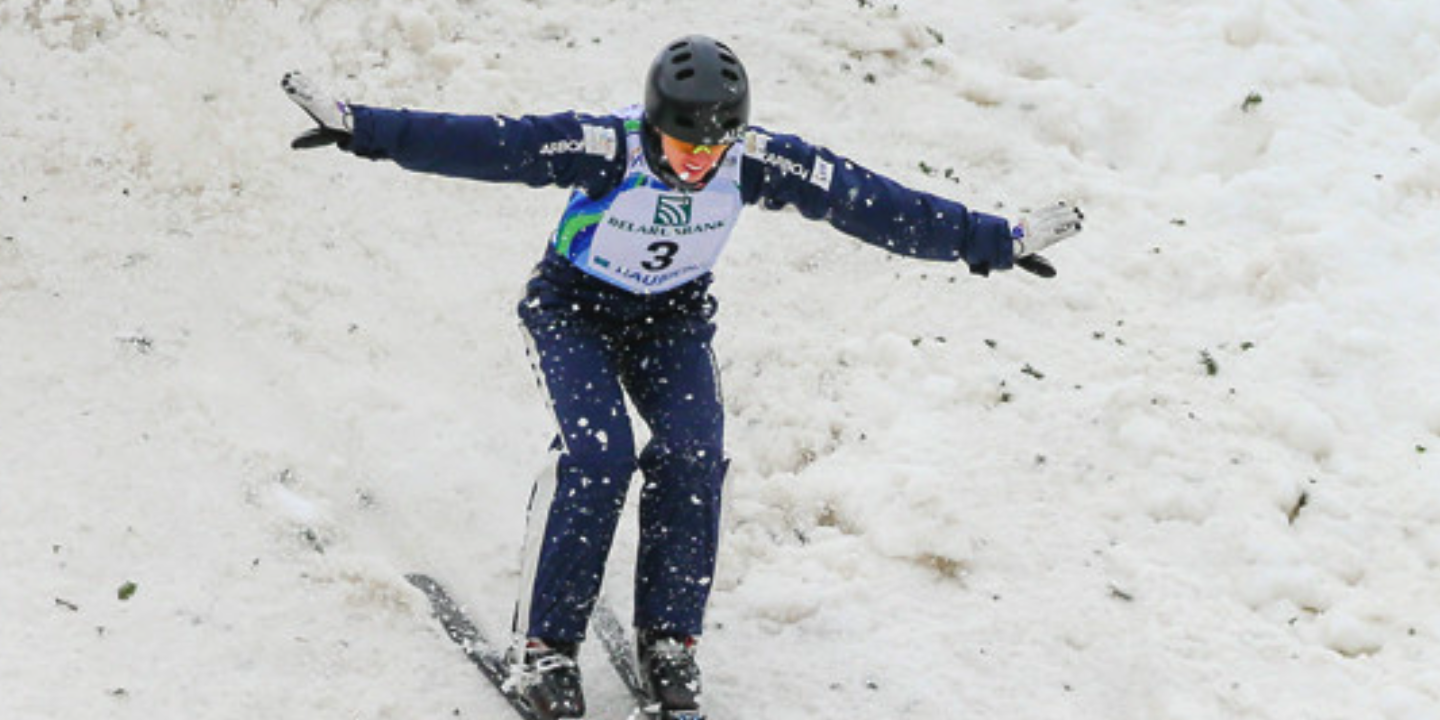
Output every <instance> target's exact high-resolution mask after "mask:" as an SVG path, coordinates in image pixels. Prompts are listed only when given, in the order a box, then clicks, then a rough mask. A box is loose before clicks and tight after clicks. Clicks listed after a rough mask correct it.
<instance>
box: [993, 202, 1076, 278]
mask: <svg viewBox="0 0 1440 720" xmlns="http://www.w3.org/2000/svg"><path fill="white" fill-rule="evenodd" d="M1084 219H1085V214H1084V213H1082V212H1080V208H1077V207H1071V206H1069V205H1066V204H1065V203H1064V202H1059V203H1056V204H1054V205H1051V206H1049V207H1045V208H1041V209H1039V210H1037V211H1035V212H1034V213H1032V214H1030V215H1027V216H1026V217H1023V218H1021V219H1020V221H1019V222H1017V223H1015V227H1014V228H1012V229H1011V231H1010V237H1011V239H1013V240H1014V241H1015V264H1016V265H1018V266H1020V267H1021V268H1023V269H1025V270H1028V271H1030V272H1032V273H1035V274H1036V275H1039V276H1040V277H1046V278H1049V277H1055V266H1054V265H1051V264H1050V261H1049V260H1046V259H1045V258H1043V257H1041V256H1040V255H1039V254H1038V253H1039V252H1040V251H1041V250H1044V249H1045V248H1048V247H1050V246H1051V245H1054V244H1055V243H1058V242H1060V241H1061V240H1064V239H1065V238H1068V237H1070V236H1071V235H1074V234H1075V233H1078V232H1080V230H1081V226H1080V221H1081V220H1084Z"/></svg>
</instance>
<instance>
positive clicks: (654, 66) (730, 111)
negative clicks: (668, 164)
mask: <svg viewBox="0 0 1440 720" xmlns="http://www.w3.org/2000/svg"><path fill="white" fill-rule="evenodd" d="M645 121H646V123H648V124H649V125H650V126H651V127H652V128H654V129H656V130H659V131H660V132H663V133H665V134H666V135H669V136H670V137H673V138H675V139H677V140H683V141H685V142H689V143H697V144H702V145H719V144H726V143H733V142H735V141H737V140H739V139H740V136H741V134H742V133H744V132H745V128H746V126H747V125H748V124H749V122H750V81H749V80H747V79H746V77H745V66H744V65H741V64H740V60H739V59H738V58H736V57H735V53H734V52H732V51H731V50H730V48H728V47H726V46H725V44H724V43H721V42H719V41H717V40H715V39H714V38H708V37H705V36H704V35H691V36H690V37H686V38H681V39H679V40H676V41H675V42H673V43H670V45H669V46H667V47H666V48H665V49H664V50H662V51H660V54H659V55H657V56H656V57H655V62H653V63H651V64H650V77H649V78H648V79H647V81H646V84H645Z"/></svg>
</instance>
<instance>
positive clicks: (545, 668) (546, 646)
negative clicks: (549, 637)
mask: <svg viewBox="0 0 1440 720" xmlns="http://www.w3.org/2000/svg"><path fill="white" fill-rule="evenodd" d="M579 652H580V646H579V645H577V644H574V643H547V642H545V641H543V640H535V639H531V640H527V641H525V643H524V644H523V645H520V644H517V645H516V646H515V647H513V648H511V649H510V658H509V660H510V679H509V680H508V681H506V683H505V684H506V686H507V687H506V690H507V691H512V692H514V693H515V694H517V695H519V696H520V697H522V698H525V701H526V702H527V703H529V704H530V707H532V708H534V710H535V712H536V714H538V715H539V716H540V717H542V718H544V719H545V720H567V719H569V718H583V717H585V691H584V689H583V688H582V687H581V684H580V664H579V663H577V662H576V661H575V659H576V657H577V656H578V655H579Z"/></svg>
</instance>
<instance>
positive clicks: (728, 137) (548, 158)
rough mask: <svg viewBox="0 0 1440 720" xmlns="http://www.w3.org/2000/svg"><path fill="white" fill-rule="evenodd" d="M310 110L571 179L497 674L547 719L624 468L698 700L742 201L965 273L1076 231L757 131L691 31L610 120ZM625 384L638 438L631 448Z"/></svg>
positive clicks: (576, 639) (549, 285)
mask: <svg viewBox="0 0 1440 720" xmlns="http://www.w3.org/2000/svg"><path fill="white" fill-rule="evenodd" d="M282 86H283V87H284V89H285V91H286V93H287V94H288V95H289V96H290V98H291V99H292V100H294V101H295V102H296V103H297V104H298V105H299V106H300V107H301V108H302V109H304V110H305V111H306V112H307V113H308V114H309V115H310V116H311V117H312V118H313V119H314V120H315V122H316V123H317V124H318V127H317V128H315V129H313V130H311V131H309V132H307V133H305V134H303V135H301V136H300V137H298V138H296V140H295V141H294V143H293V146H294V147H297V148H306V147H315V146H322V145H327V144H332V143H333V144H337V145H339V147H341V148H342V149H344V150H347V151H349V152H351V153H353V154H355V155H358V156H360V157H364V158H371V159H377V160H378V159H388V160H391V161H394V162H395V163H397V164H399V165H400V166H401V167H404V168H406V169H409V170H413V171H419V172H427V173H436V174H440V175H448V176H455V177H464V178H472V179H476V180H487V181H495V182H522V183H525V184H528V185H531V186H536V187H539V186H545V185H557V186H560V187H566V188H574V190H573V191H572V193H571V195H570V200H569V205H568V206H567V208H566V209H565V212H564V213H563V214H562V215H561V217H560V219H559V222H558V223H557V224H556V226H555V228H554V230H553V232H552V233H551V235H550V238H549V243H548V245H547V247H546V249H545V254H544V257H543V259H542V260H541V261H540V262H539V264H538V266H537V267H536V269H535V272H534V274H533V275H532V277H531V278H530V280H529V282H528V284H527V285H526V289H525V290H526V291H525V296H524V299H523V300H522V302H521V303H520V306H519V315H520V318H521V320H522V323H523V325H524V327H525V329H526V330H527V331H528V334H529V338H530V340H531V347H530V354H531V359H532V362H533V363H534V365H535V367H536V370H537V373H538V377H539V378H540V381H541V384H542V386H543V387H544V389H545V391H546V392H547V393H548V395H549V400H550V404H551V407H552V409H553V411H554V414H555V418H556V420H557V422H558V426H559V432H558V435H557V436H556V438H555V440H554V441H553V443H552V450H554V451H555V453H554V464H553V467H550V468H548V469H547V471H546V472H544V473H542V474H541V476H540V478H539V479H538V480H537V481H536V484H535V487H534V489H533V491H532V496H531V501H530V508H529V512H530V515H529V520H528V523H529V524H528V532H527V539H526V543H525V564H524V571H523V580H522V587H521V591H520V594H519V599H518V601H517V603H516V611H515V616H514V620H513V630H514V633H515V637H516V640H517V641H516V644H515V646H514V647H513V648H512V650H511V652H510V662H511V663H512V668H511V672H512V678H513V679H512V682H513V685H514V687H515V689H517V690H518V691H519V692H520V693H521V694H522V695H523V696H524V697H526V698H527V699H528V700H529V702H530V704H531V705H532V706H533V707H535V708H536V709H537V710H539V712H540V713H541V715H542V716H544V717H553V718H559V717H565V718H572V717H580V716H582V715H583V714H584V711H585V701H584V694H583V691H582V689H581V684H580V670H579V667H578V665H577V664H576V662H575V658H576V654H577V651H578V648H579V644H580V643H581V642H582V641H583V640H584V639H585V630H586V625H587V622H588V618H589V616H590V613H591V610H592V608H593V607H594V604H595V601H596V597H597V595H598V593H599V591H600V584H601V578H602V577H603V575H604V567H605V561H606V556H607V554H608V553H609V550H610V545H611V540H612V538H613V533H614V530H615V526H616V523H617V520H618V518H619V515H620V513H621V509H622V506H623V504H624V502H625V496H626V491H627V489H628V487H629V482H630V478H631V476H632V474H633V473H634V472H635V471H636V470H637V469H638V470H640V471H641V473H642V475H643V477H644V485H643V488H642V491H641V493H640V529H641V532H640V541H639V543H640V545H639V556H638V560H637V568H636V574H635V608H634V623H635V627H636V638H637V656H638V659H639V661H640V669H641V674H642V677H643V679H644V681H645V683H646V684H647V686H648V688H649V690H650V692H651V695H652V700H653V701H654V702H655V703H657V704H658V706H659V709H660V711H661V714H662V715H663V716H666V717H669V716H672V715H674V716H679V715H681V714H683V713H685V712H686V711H691V712H693V711H695V710H696V708H697V707H698V695H699V689H700V672H699V668H698V666H697V665H696V662H695V644H696V639H697V638H698V637H699V636H700V634H701V629H702V628H701V626H702V617H703V615H704V610H705V605H706V602H707V600H708V597H709V592H710V588H711V585H712V578H713V572H714V567H715V556H716V549H717V542H718V535H719V527H720V522H719V513H720V501H721V485H722V482H723V480H724V477H725V472H726V467H727V464H728V461H727V459H726V456H725V448H724V420H723V409H722V404H721V397H720V387H719V381H718V378H717V374H716V364H715V359H714V356H713V353H712V348H711V339H712V337H713V336H714V334H715V325H714V323H713V316H714V314H715V311H716V303H715V300H714V299H713V298H712V297H711V296H710V294H709V292H708V290H709V286H710V282H711V270H712V268H713V267H714V266H715V264H716V261H717V259H718V258H719V255H720V252H721V250H722V249H723V248H724V246H725V243H726V240H727V239H728V238H729V236H730V234H731V231H732V230H733V229H734V227H735V223H736V219H737V218H738V216H739V214H740V211H741V209H742V207H743V206H744V205H753V204H762V205H763V206H764V207H766V208H769V209H781V208H784V207H787V206H793V207H795V208H797V209H798V210H799V211H800V213H801V214H802V215H804V216H805V217H807V218H810V219H814V220H820V219H823V220H826V221H828V222H829V223H830V224H831V225H833V226H834V227H836V228H838V229H839V230H841V231H842V232H845V233H847V234H850V235H853V236H855V237H857V238H859V239H860V240H862V241H864V242H867V243H870V244H873V245H877V246H879V247H882V248H884V249H886V250H889V251H891V252H894V253H898V254H900V255H906V256H911V257H917V258H924V259H929V260H941V261H960V262H964V263H965V264H966V265H968V267H969V269H970V270H971V271H972V272H974V273H976V274H980V275H985V274H988V273H989V272H990V271H992V270H1006V269H1009V268H1011V267H1012V265H1019V266H1021V267H1023V268H1025V269H1027V270H1030V271H1032V272H1035V273H1037V274H1040V275H1043V276H1047V277H1048V276H1050V275H1053V272H1054V271H1053V269H1052V268H1051V267H1050V265H1049V264H1048V263H1047V262H1045V260H1044V259H1043V258H1041V257H1040V256H1039V255H1037V253H1039V252H1040V251H1042V250H1044V249H1045V248H1047V247H1049V246H1050V245H1052V244H1054V243H1056V242H1058V241H1060V240H1062V239H1064V238H1066V237H1068V236H1070V235H1073V234H1075V233H1076V232H1079V231H1080V221H1081V219H1082V216H1081V214H1080V212H1079V211H1078V210H1077V209H1076V208H1073V207H1068V206H1066V205H1064V204H1063V203H1061V204H1057V205H1055V206H1052V207H1049V208H1046V209H1044V210H1042V211H1039V212H1037V213H1035V214H1033V215H1032V216H1030V217H1028V218H1024V219H1021V220H1019V221H1018V222H1017V223H1016V224H1015V225H1014V226H1013V227H1012V226H1011V225H1010V224H1009V223H1008V222H1007V221H1006V220H1005V219H1004V218H1001V217H996V216H992V215H987V214H983V213H978V212H973V211H970V210H968V209H966V208H965V207H964V206H963V205H961V204H959V203H957V202H953V201H950V200H947V199H943V198H940V197H937V196H934V195H930V194H926V193H923V192H918V191H915V190H911V189H908V188H905V187H903V186H901V185H900V184H898V183H896V182H894V181H892V180H890V179H888V178H885V177H883V176H881V175H879V174H876V173H874V172H871V171H870V170H867V169H865V168H863V167H861V166H859V165H857V164H856V163H854V162H852V161H850V160H847V159H845V158H843V157H841V156H839V155H836V154H835V153H832V152H831V151H829V150H827V149H825V148H822V147H817V146H814V145H811V144H809V143H807V142H805V141H804V140H802V139H800V138H799V137H796V136H794V135H786V134H780V133H775V132H771V131H768V130H765V129H763V128H761V127H758V126H754V125H751V124H750V92H749V82H748V80H747V77H746V73H745V68H744V67H743V66H742V65H741V63H740V60H739V59H738V58H737V57H736V55H735V53H734V52H733V51H731V49H730V48H729V47H727V46H726V45H724V44H723V43H720V42H717V41H716V40H714V39H712V38H708V37H704V36H698V35H697V36H690V37H686V38H682V39H680V40H677V41H675V42H673V43H670V44H668V45H667V46H666V47H665V48H664V49H662V50H661V52H660V53H659V54H658V56H657V57H656V58H655V60H654V62H653V63H652V64H651V66H650V70H649V74H648V78H647V82H646V88H645V99H644V104H643V105H637V106H632V107H629V108H625V109H623V110H620V111H618V112H616V113H613V114H606V115H585V114H578V113H574V112H567V113H562V114H555V115H541V116H525V117H521V118H518V119H516V118H507V117H499V116H488V115H450V114H440V113H428V112H415V111H409V110H392V109H382V108H377V107H368V106H364V105H358V104H348V103H344V102H339V101H337V100H335V99H333V98H331V97H330V96H328V95H326V94H323V93H322V92H320V91H319V90H318V89H317V88H316V86H315V85H314V84H313V83H312V82H310V81H309V80H308V79H307V78H306V77H304V76H302V75H300V74H298V73H290V74H288V75H286V76H285V78H284V80H283V81H282ZM627 395H628V397H629V398H630V400H631V401H632V402H633V403H634V406H635V408H636V409H637V410H638V412H639V414H640V416H641V418H642V419H643V420H644V421H645V422H646V423H647V425H648V426H649V428H650V430H651V434H652V438H651V440H650V441H649V442H648V443H647V444H646V445H645V447H644V448H643V449H642V450H640V451H639V452H638V454H637V451H636V447H635V436H634V432H633V430H632V427H631V422H630V418H629V416H628V413H627V410H626V405H625V398H626V396H627Z"/></svg>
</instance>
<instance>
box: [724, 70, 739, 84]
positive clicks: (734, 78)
mask: <svg viewBox="0 0 1440 720" xmlns="http://www.w3.org/2000/svg"><path fill="white" fill-rule="evenodd" d="M720 74H721V75H723V76H725V79H726V80H729V81H730V82H740V73H737V72H735V71H734V70H731V69H730V68H725V69H724V70H721V71H720Z"/></svg>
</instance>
